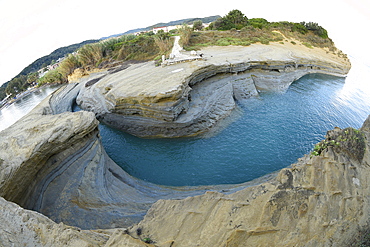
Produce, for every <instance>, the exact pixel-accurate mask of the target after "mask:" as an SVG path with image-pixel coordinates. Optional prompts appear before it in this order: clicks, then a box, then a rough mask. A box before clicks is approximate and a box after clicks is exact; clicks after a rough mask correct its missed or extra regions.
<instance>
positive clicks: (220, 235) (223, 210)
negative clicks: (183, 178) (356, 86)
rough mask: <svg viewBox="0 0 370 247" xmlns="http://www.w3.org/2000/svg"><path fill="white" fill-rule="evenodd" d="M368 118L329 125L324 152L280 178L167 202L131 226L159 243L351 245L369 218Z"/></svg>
mask: <svg viewBox="0 0 370 247" xmlns="http://www.w3.org/2000/svg"><path fill="white" fill-rule="evenodd" d="M369 123H370V119H369V118H368V119H367V121H366V123H365V124H364V127H362V131H357V130H353V129H351V128H348V129H345V130H340V129H335V130H333V131H329V132H328V135H327V138H326V140H325V141H324V142H323V143H327V144H325V145H326V147H324V148H323V149H322V152H321V153H320V155H318V156H315V155H314V156H310V155H306V156H305V157H304V158H302V159H300V160H299V161H298V163H296V164H293V165H292V167H290V168H285V169H282V170H281V171H280V172H279V174H278V175H277V177H276V179H275V180H274V181H271V182H268V183H262V184H260V185H258V186H254V187H249V188H246V189H243V190H241V191H239V192H236V193H233V194H230V195H225V194H222V193H218V192H207V193H206V194H204V195H200V196H195V197H190V198H187V199H184V200H176V201H173V200H170V201H168V200H160V201H158V202H157V203H155V204H154V205H153V206H152V207H151V209H150V210H149V212H148V213H147V215H146V216H145V218H144V220H143V221H142V222H140V224H138V225H137V226H134V227H132V230H131V232H134V229H135V228H138V227H139V228H140V229H142V230H143V235H144V236H147V237H150V238H151V239H153V240H154V241H155V242H156V244H157V245H158V246H196V245H199V246H349V245H350V244H352V243H353V241H354V240H355V236H356V234H357V232H358V230H359V229H361V228H363V227H365V226H367V223H368V222H369V215H370V211H369V210H370V208H369V205H370V200H369V185H370V184H369V179H368V177H369V171H370V166H369V164H370V156H369V144H370V143H369V138H370V132H369V128H368V126H369ZM339 136H341V137H340V138H341V139H340V140H341V141H338V144H336V143H332V142H331V141H332V140H339V139H338V138H339ZM365 146H366V148H365ZM134 236H135V235H134Z"/></svg>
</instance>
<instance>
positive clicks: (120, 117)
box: [77, 41, 351, 138]
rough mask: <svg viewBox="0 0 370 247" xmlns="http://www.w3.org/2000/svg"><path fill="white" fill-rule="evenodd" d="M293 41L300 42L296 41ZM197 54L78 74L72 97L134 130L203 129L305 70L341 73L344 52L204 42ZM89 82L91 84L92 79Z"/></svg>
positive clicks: (187, 132) (177, 133)
mask: <svg viewBox="0 0 370 247" xmlns="http://www.w3.org/2000/svg"><path fill="white" fill-rule="evenodd" d="M297 42H298V41H297ZM197 53H198V54H202V60H194V61H191V62H185V63H177V64H174V65H170V66H165V67H155V66H154V62H145V63H139V64H132V65H130V66H127V68H125V69H124V70H122V71H119V72H116V73H109V72H102V73H96V74H91V75H90V76H88V77H84V78H83V79H82V81H79V82H80V83H82V84H84V86H82V87H81V92H80V93H79V95H78V97H77V104H78V105H80V107H81V108H82V109H84V110H88V111H92V112H94V113H95V114H96V115H97V116H98V118H99V120H101V121H103V122H104V123H106V124H109V125H111V126H113V127H115V128H117V129H120V130H123V131H125V132H128V133H130V134H133V135H136V136H139V137H150V138H153V137H184V136H192V135H197V134H200V133H203V132H206V131H209V129H210V128H212V127H213V126H214V125H215V124H216V123H217V122H219V121H220V120H221V119H223V118H225V117H227V116H228V115H229V114H230V112H231V111H232V110H233V109H234V107H235V104H236V102H237V101H239V102H241V103H242V102H243V100H245V99H248V98H249V97H256V96H258V94H259V92H260V91H285V90H287V88H288V87H289V85H290V84H291V83H292V82H294V81H295V80H297V79H299V78H301V77H302V76H304V75H306V74H310V73H323V74H329V75H334V76H345V75H346V74H347V73H348V71H349V69H350V67H351V64H350V62H349V60H348V59H347V58H346V57H345V56H341V55H338V54H336V53H332V52H329V50H328V49H323V48H309V47H306V46H304V45H302V44H300V43H298V44H295V45H293V44H292V43H290V42H287V43H284V44H281V43H272V44H270V45H262V44H253V45H250V46H247V47H242V46H226V47H219V46H218V47H216V46H214V47H207V48H204V49H202V50H201V51H197ZM91 82H93V83H91Z"/></svg>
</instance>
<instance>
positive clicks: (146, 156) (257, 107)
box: [100, 66, 370, 186]
mask: <svg viewBox="0 0 370 247" xmlns="http://www.w3.org/2000/svg"><path fill="white" fill-rule="evenodd" d="M368 71H369V68H367V67H361V66H359V67H356V68H353V70H352V72H351V74H350V75H349V76H348V77H347V78H346V79H344V78H337V77H332V76H325V75H317V74H316V75H308V76H305V77H303V78H301V79H300V80H298V81H296V82H295V83H293V84H292V85H291V87H290V88H289V90H288V91H287V92H286V93H284V94H281V93H269V94H262V95H261V97H260V98H258V99H250V100H248V101H246V102H245V103H244V104H243V105H242V106H240V108H239V109H238V110H237V111H238V112H239V113H241V114H239V115H241V117H239V118H238V119H237V120H236V121H234V122H233V123H232V124H230V125H229V126H228V127H227V128H225V129H223V130H222V131H221V132H220V133H219V134H217V135H216V136H213V137H208V138H179V139H140V138H137V137H134V136H131V135H129V134H125V133H121V132H120V131H117V130H115V129H112V128H109V127H107V126H105V125H101V126H100V130H101V135H102V137H103V145H104V147H105V149H106V151H107V152H108V154H109V156H110V157H111V158H112V159H113V160H114V161H115V162H116V163H117V164H119V165H120V166H121V167H122V168H123V169H124V170H126V171H127V172H128V173H130V174H131V175H133V176H135V177H137V178H140V179H143V180H146V181H150V182H153V183H157V184H162V185H175V186H182V185H210V184H225V183H226V184H233V183H241V182H246V181H249V180H252V179H254V178H258V177H260V176H262V175H265V174H268V173H271V172H273V171H276V170H279V169H281V168H284V167H287V166H289V165H290V164H292V163H294V162H296V160H297V159H298V158H299V157H302V156H303V155H304V154H306V153H308V152H310V151H311V150H312V148H313V145H314V144H315V143H317V142H319V141H320V140H322V139H323V138H324V136H325V134H326V131H328V130H330V129H333V128H334V127H336V126H338V127H340V128H346V127H350V126H351V127H354V128H359V127H361V125H362V123H363V122H364V120H365V119H366V117H367V115H368V114H369V113H370V97H369V95H370V94H369V92H368V91H367V90H366V84H367V83H366V81H365V80H366V79H367V78H370V76H369V77H367V76H368V75H369V73H368Z"/></svg>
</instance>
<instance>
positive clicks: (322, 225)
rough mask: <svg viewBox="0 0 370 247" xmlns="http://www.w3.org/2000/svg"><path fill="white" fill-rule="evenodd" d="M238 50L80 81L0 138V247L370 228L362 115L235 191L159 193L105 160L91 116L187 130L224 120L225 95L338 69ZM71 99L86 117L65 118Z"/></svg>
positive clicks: (258, 238)
mask: <svg viewBox="0 0 370 247" xmlns="http://www.w3.org/2000/svg"><path fill="white" fill-rule="evenodd" d="M292 47H293V45H292ZM249 48H250V47H244V48H242V47H236V48H235V47H226V48H215V47H211V48H207V49H205V50H204V54H206V57H207V60H206V61H193V62H191V63H184V64H177V65H173V66H167V67H164V68H161V67H159V68H156V67H154V65H153V64H152V63H141V64H134V65H131V66H130V67H127V66H126V67H125V70H120V69H118V70H116V71H113V72H109V71H108V72H101V73H98V74H94V75H92V76H90V77H85V78H83V79H82V80H81V82H80V83H79V84H68V85H67V86H65V87H63V88H61V89H60V90H58V91H57V92H55V93H54V94H53V95H51V96H49V97H48V98H46V99H45V100H44V101H43V102H42V103H41V104H40V105H39V106H37V107H36V108H35V109H34V110H33V111H32V112H30V113H29V114H28V115H26V116H25V117H23V118H22V119H21V120H19V121H18V122H17V123H15V124H14V125H12V126H11V127H9V128H7V129H5V130H3V131H1V132H0V221H1V222H2V224H0V245H1V246H6V247H7V246H66V245H67V246H172V247H175V246H277V245H278V246H346V245H348V244H351V243H352V241H353V240H354V238H355V237H356V234H357V233H358V231H359V230H361V229H364V228H365V227H367V224H368V223H369V215H370V199H369V198H370V194H369V193H370V191H369V179H368V178H369V176H370V167H369V164H370V153H369V150H370V149H369V148H370V142H369V140H370V139H369V138H370V117H369V118H368V119H367V120H366V122H365V123H364V125H363V127H362V128H361V129H360V130H355V129H352V128H347V129H344V130H341V129H339V128H336V129H334V130H332V131H329V132H328V133H327V136H326V139H325V140H324V141H322V142H320V143H319V144H317V146H316V147H315V152H313V153H312V154H311V155H306V156H305V157H303V158H301V159H299V161H298V162H297V163H296V164H293V165H292V166H291V167H288V168H285V169H282V170H281V171H279V172H278V173H276V174H271V175H269V176H267V177H265V178H261V179H259V180H256V181H252V182H249V183H244V184H240V185H217V186H203V187H201V186H198V187H164V186H157V185H154V184H150V183H147V182H144V181H140V180H138V179H135V178H133V177H131V176H129V175H128V174H127V173H126V172H124V171H123V170H122V169H121V168H120V167H118V166H117V165H116V164H115V163H114V162H113V161H112V160H111V159H110V158H109V157H108V156H107V154H106V153H105V151H104V148H103V147H102V144H101V140H100V136H99V127H98V124H99V122H98V121H97V120H96V118H95V116H96V115H97V116H98V117H100V119H103V120H104V121H105V122H107V123H110V124H112V125H115V126H116V127H120V128H121V129H123V130H126V131H128V132H130V133H133V134H136V135H139V136H151V137H152V136H162V137H175V136H187V135H194V134H198V133H201V132H204V131H206V130H208V129H209V128H211V127H212V126H213V125H215V124H216V123H217V122H218V121H219V120H220V119H222V118H224V117H226V116H227V115H228V114H229V113H230V112H231V110H232V109H233V108H234V105H235V100H237V101H241V100H243V99H244V98H247V97H250V96H252V95H258V91H259V90H275V89H276V88H277V89H278V90H285V89H286V88H287V87H288V86H289V85H290V83H292V81H294V80H296V79H298V78H299V77H301V76H303V75H305V74H307V73H318V72H320V73H326V74H332V75H337V76H344V75H345V74H346V73H347V72H348V70H349V68H350V64H349V62H348V61H347V60H346V59H344V58H339V57H338V56H334V55H332V54H326V53H325V51H323V50H313V51H312V52H311V53H307V51H305V50H302V49H298V48H297V49H295V48H291V49H287V48H286V46H281V45H279V44H273V45H270V46H262V45H257V46H254V47H253V49H249ZM303 49H306V48H303ZM307 49H309V48H307ZM267 58H268V59H267ZM117 71H118V72H117ZM159 71H160V72H159ZM75 99H77V101H78V103H79V104H80V105H81V107H82V108H84V109H88V110H90V111H92V112H86V111H80V112H70V111H71V106H72V104H73V102H74V100H75ZM17 204H18V205H17ZM36 211H37V212H36ZM41 213H42V214H41ZM81 229H82V230H81ZM98 229H100V230H98ZM102 229H103V230H102Z"/></svg>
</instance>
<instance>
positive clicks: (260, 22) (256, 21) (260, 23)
mask: <svg viewBox="0 0 370 247" xmlns="http://www.w3.org/2000/svg"><path fill="white" fill-rule="evenodd" d="M248 25H251V26H252V27H254V28H259V29H262V28H268V27H269V22H268V21H267V20H266V19H263V18H253V19H249V20H248Z"/></svg>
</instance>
